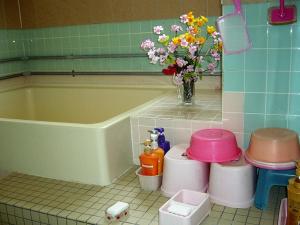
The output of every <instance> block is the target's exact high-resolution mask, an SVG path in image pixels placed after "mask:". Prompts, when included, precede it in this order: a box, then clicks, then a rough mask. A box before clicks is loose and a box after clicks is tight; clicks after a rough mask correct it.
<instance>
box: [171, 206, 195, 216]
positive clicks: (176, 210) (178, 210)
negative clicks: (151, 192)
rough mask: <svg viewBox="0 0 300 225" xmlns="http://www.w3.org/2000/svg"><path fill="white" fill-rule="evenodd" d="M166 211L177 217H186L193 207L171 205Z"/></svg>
mask: <svg viewBox="0 0 300 225" xmlns="http://www.w3.org/2000/svg"><path fill="white" fill-rule="evenodd" d="M167 210H168V212H169V213H173V214H176V215H179V216H188V215H189V214H190V213H191V212H192V210H193V207H192V206H188V205H187V204H185V205H183V204H176V203H172V204H171V205H170V206H169V207H168V209H167Z"/></svg>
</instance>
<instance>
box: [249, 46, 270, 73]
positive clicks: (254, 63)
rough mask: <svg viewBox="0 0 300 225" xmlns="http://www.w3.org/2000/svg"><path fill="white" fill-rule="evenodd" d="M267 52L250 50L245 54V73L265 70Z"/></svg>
mask: <svg viewBox="0 0 300 225" xmlns="http://www.w3.org/2000/svg"><path fill="white" fill-rule="evenodd" d="M266 64H267V50H265V49H251V50H249V51H247V52H246V61H245V69H246V70H247V71H265V70H266V69H267V65H266Z"/></svg>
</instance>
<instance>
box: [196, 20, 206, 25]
mask: <svg viewBox="0 0 300 225" xmlns="http://www.w3.org/2000/svg"><path fill="white" fill-rule="evenodd" d="M196 24H197V26H199V27H202V26H203V25H204V21H203V20H202V19H198V20H196Z"/></svg>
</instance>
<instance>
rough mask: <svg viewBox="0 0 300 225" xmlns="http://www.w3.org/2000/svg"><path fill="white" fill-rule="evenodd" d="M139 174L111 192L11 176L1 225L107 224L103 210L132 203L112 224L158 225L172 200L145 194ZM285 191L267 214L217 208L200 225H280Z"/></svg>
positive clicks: (0, 205)
mask: <svg viewBox="0 0 300 225" xmlns="http://www.w3.org/2000/svg"><path fill="white" fill-rule="evenodd" d="M135 169H136V168H132V169H131V170H130V171H128V172H127V173H126V174H125V175H124V176H123V177H121V178H120V179H118V180H117V181H116V182H114V183H113V184H112V185H109V186H107V187H99V186H95V185H86V184H78V183H73V182H65V181H59V180H53V179H48V178H41V177H36V176H29V175H25V174H20V173H13V174H11V175H10V176H8V177H5V178H3V179H1V180H0V215H1V218H0V224H1V221H2V224H22V225H28V224H30V225H41V224H42V225H46V224H50V225H70V224H71V225H85V224H99V225H100V224H108V222H107V221H106V219H105V218H104V212H105V209H107V208H108V207H109V206H111V205H113V204H114V203H115V202H116V201H124V202H128V203H129V204H130V211H129V216H128V217H125V218H123V219H122V220H121V221H120V222H115V223H113V224H118V225H119V224H127V225H130V224H131V225H132V224H135V225H158V224H159V223H158V209H159V207H160V206H161V205H162V204H164V203H165V202H166V201H167V200H168V198H166V197H163V196H162V195H161V194H160V192H146V191H143V190H141V189H140V186H139V181H138V178H137V177H136V175H135V173H134V170H135ZM284 192H285V190H284V188H273V189H272V193H271V196H272V197H270V199H271V200H270V201H271V202H270V204H269V205H270V208H269V209H268V210H265V211H261V210H258V209H256V208H255V207H251V208H249V209H234V208H228V207H224V206H220V205H216V204H213V205H212V212H211V214H210V216H209V217H207V218H206V219H205V221H203V222H202V224H203V225H242V224H246V225H273V224H277V222H276V221H277V217H278V209H279V203H280V200H281V198H283V196H284V194H285V193H284ZM7 214H8V216H7ZM2 224H1V225H2ZM170 225H172V224H170Z"/></svg>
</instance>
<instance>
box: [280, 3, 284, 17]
mask: <svg viewBox="0 0 300 225" xmlns="http://www.w3.org/2000/svg"><path fill="white" fill-rule="evenodd" d="M279 3H280V7H279V8H280V17H281V18H283V17H285V8H284V0H280V2H279Z"/></svg>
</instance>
